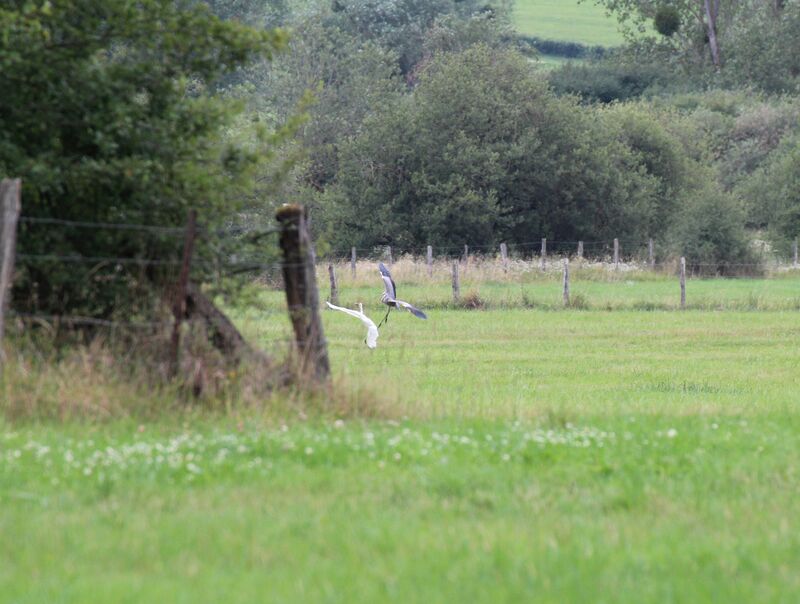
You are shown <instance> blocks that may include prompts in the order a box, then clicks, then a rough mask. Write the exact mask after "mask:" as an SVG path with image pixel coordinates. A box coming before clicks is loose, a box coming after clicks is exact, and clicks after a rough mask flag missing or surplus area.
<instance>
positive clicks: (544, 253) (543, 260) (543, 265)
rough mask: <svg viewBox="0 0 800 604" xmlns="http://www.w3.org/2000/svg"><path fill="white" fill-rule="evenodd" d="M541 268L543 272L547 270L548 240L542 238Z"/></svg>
mask: <svg viewBox="0 0 800 604" xmlns="http://www.w3.org/2000/svg"><path fill="white" fill-rule="evenodd" d="M540 266H541V268H542V270H544V269H545V268H547V238H546V237H542V258H541V261H540Z"/></svg>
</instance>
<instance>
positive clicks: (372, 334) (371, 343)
mask: <svg viewBox="0 0 800 604" xmlns="http://www.w3.org/2000/svg"><path fill="white" fill-rule="evenodd" d="M325 304H327V305H328V308H330V309H332V310H338V311H341V312H343V313H345V314H348V315H350V316H351V317H355V318H356V319H359V320H360V321H361V322H362V323H363V324H364V325H366V326H367V348H375V347H376V346H377V345H378V327H377V325H375V323H374V322H373V321H372V319H370V318H369V317H368V316H367V315H365V314H364V312H363V310H362V312H359V311H357V310H350V309H349V308H343V307H341V306H336V305H335V304H331V303H330V302H328V301H326V302H325Z"/></svg>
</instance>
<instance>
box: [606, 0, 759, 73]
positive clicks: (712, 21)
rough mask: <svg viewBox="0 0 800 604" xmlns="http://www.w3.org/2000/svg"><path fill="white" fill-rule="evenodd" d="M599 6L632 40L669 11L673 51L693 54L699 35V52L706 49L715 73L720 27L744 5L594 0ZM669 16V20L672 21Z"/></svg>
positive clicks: (710, 0)
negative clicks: (674, 22) (697, 33)
mask: <svg viewBox="0 0 800 604" xmlns="http://www.w3.org/2000/svg"><path fill="white" fill-rule="evenodd" d="M598 2H599V3H600V4H602V5H603V6H605V7H606V9H607V10H608V11H609V12H610V13H613V14H615V15H616V16H617V19H618V20H619V22H620V23H621V24H623V25H624V26H626V28H627V30H626V31H627V34H628V36H629V39H631V40H634V39H636V38H637V37H639V36H641V35H644V33H645V32H646V31H647V24H648V23H649V22H651V21H654V20H655V19H656V17H658V16H659V14H660V13H661V12H662V11H664V10H665V8H664V7H665V6H668V7H669V11H670V12H671V13H674V14H677V19H678V20H679V22H680V26H679V27H675V26H674V25H673V26H671V27H670V28H669V31H670V32H673V34H674V35H671V36H670V37H669V38H668V39H669V40H671V44H672V45H673V46H672V48H673V49H680V50H681V51H682V52H684V53H690V52H693V49H695V48H697V47H698V39H697V38H696V37H694V36H693V32H697V31H699V32H701V37H700V44H699V46H700V47H701V48H704V47H705V46H706V45H707V46H708V49H709V53H710V57H711V63H712V65H713V67H714V69H715V70H719V69H720V68H721V67H722V62H723V61H722V50H721V39H720V30H721V29H722V26H723V24H725V25H726V26H727V25H729V24H730V23H731V22H732V20H733V18H734V17H735V16H736V15H737V12H738V10H739V9H740V8H742V6H743V5H744V4H746V3H745V2H744V0H724V4H723V0H675V1H672V2H670V3H669V4H668V5H666V4H664V3H663V2H662V1H661V0H598ZM674 14H673V19H674V18H675V16H674Z"/></svg>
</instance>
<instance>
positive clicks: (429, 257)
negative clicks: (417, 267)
mask: <svg viewBox="0 0 800 604" xmlns="http://www.w3.org/2000/svg"><path fill="white" fill-rule="evenodd" d="M425 260H426V261H427V263H428V277H433V248H432V247H431V246H428V253H427V256H426V258H425Z"/></svg>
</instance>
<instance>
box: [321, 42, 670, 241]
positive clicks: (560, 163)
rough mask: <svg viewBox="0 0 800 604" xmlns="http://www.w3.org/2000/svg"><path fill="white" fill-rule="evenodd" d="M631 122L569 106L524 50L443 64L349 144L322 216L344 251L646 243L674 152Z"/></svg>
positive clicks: (459, 57) (478, 52) (457, 57)
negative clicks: (537, 242)
mask: <svg viewBox="0 0 800 604" xmlns="http://www.w3.org/2000/svg"><path fill="white" fill-rule="evenodd" d="M623 117H625V116H621V115H618V114H614V113H611V112H609V113H608V114H605V113H602V112H597V111H595V110H594V109H587V108H582V107H580V106H579V105H576V104H574V103H573V102H571V101H569V100H567V99H563V98H562V99H559V98H558V97H556V96H554V95H553V94H552V92H551V91H550V90H549V89H548V87H547V85H546V83H545V82H544V81H543V80H541V79H540V78H539V77H538V76H537V75H536V73H535V71H534V70H533V69H532V68H531V66H530V64H529V63H528V62H527V61H526V60H525V58H524V57H521V56H519V55H517V54H515V53H513V52H510V51H496V50H492V49H489V48H487V47H485V46H478V47H475V48H472V49H470V50H467V51H465V52H463V53H460V54H454V55H446V56H442V57H439V58H438V59H437V60H435V61H434V62H433V63H431V65H430V66H429V67H428V69H427V70H426V71H425V72H424V73H423V75H422V77H421V79H420V83H419V85H418V87H417V88H416V90H415V91H414V93H413V95H410V96H406V97H402V98H401V99H398V101H397V102H395V103H394V104H392V105H391V106H390V107H388V108H386V109H385V110H383V111H381V112H379V113H376V114H375V115H373V116H370V117H369V118H368V119H367V120H366V121H365V122H364V124H363V129H362V132H361V133H360V134H359V135H358V136H356V137H354V138H353V139H352V140H350V141H349V142H348V143H347V144H346V145H344V146H343V148H342V161H341V170H340V172H339V174H338V178H337V183H336V185H335V186H334V187H332V188H330V189H329V190H328V191H326V193H325V196H324V199H323V202H322V203H323V209H322V215H321V216H320V215H319V214H318V217H320V220H321V221H322V222H323V223H324V230H325V232H326V234H327V237H328V238H330V239H331V240H332V241H333V242H334V243H335V244H337V245H338V246H339V247H347V246H349V245H358V246H361V247H369V246H375V245H381V244H391V245H394V246H395V247H397V248H399V249H403V248H410V247H421V246H423V245H425V244H427V243H429V242H435V243H436V244H437V245H438V246H453V247H456V246H460V245H463V243H465V242H469V243H471V244H475V245H479V244H480V245H483V244H490V243H495V242H498V241H503V240H505V241H508V242H510V243H513V242H528V241H531V240H532V238H534V239H535V238H538V237H542V236H547V237H548V238H550V239H558V240H577V239H597V238H601V239H603V238H604V239H608V240H610V239H612V238H613V237H646V236H647V234H649V233H650V232H652V230H653V229H654V228H656V227H657V226H658V223H659V221H660V216H661V215H660V214H659V211H658V205H659V199H660V196H664V195H665V194H666V191H667V190H669V186H667V185H664V184H663V183H662V182H661V180H662V178H666V171H668V170H670V169H671V168H670V166H669V165H667V164H668V162H667V161H666V160H667V157H669V158H670V159H674V157H673V155H674V149H672V148H671V147H670V145H669V144H668V143H666V144H665V148H663V149H660V150H659V144H661V143H662V142H663V141H661V140H660V138H659V137H660V136H661V133H659V132H657V131H653V132H648V131H647V128H646V127H645V126H644V125H643V124H639V123H638V122H637V119H636V117H635V116H630V119H629V120H628V121H630V122H631V123H630V124H628V125H629V126H630V128H629V130H630V133H627V134H626V133H625V132H624V130H625V129H626V127H627V126H626V120H625V119H623ZM634 123H636V127H634ZM640 126H641V127H640ZM655 130H657V128H656V129H655ZM661 151H663V157H660V156H659V153H660V152H661ZM648 162H649V165H648ZM676 169H677V168H676ZM676 178H679V176H676Z"/></svg>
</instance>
